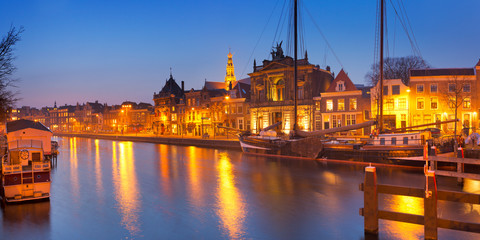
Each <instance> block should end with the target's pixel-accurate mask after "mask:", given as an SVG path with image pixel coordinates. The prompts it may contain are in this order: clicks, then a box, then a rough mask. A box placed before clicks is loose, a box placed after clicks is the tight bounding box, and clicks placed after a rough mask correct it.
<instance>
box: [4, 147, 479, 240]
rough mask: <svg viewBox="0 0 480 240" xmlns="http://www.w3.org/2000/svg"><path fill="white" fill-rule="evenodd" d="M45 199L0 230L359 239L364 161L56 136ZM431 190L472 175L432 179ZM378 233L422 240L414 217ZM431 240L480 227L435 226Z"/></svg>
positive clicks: (384, 201) (96, 235)
mask: <svg viewBox="0 0 480 240" xmlns="http://www.w3.org/2000/svg"><path fill="white" fill-rule="evenodd" d="M55 140H57V141H58V142H59V145H60V149H59V151H60V155H59V158H58V164H57V166H56V167H55V168H54V169H53V170H52V186H51V197H50V201H42V202H35V203H26V204H16V205H6V206H3V207H2V214H1V215H0V221H1V225H0V234H1V235H0V236H1V238H2V239H365V236H364V232H363V217H361V216H360V215H359V208H361V207H363V192H361V191H359V188H358V185H359V184H360V183H361V182H362V181H363V178H364V167H365V166H363V165H357V164H344V163H343V164H341V163H333V162H321V161H314V160H299V159H280V158H267V157H259V156H252V155H246V154H242V153H241V152H240V151H233V150H216V149H208V148H197V147H188V146H187V147H185V146H171V145H161V144H150V143H136V142H121V141H109V140H95V139H86V138H56V139H55ZM377 172H378V182H379V183H380V184H393V185H402V186H411V187H422V186H423V184H424V180H425V178H424V176H423V175H422V171H421V170H418V169H403V168H384V167H379V168H377ZM437 184H438V187H439V189H447V190H458V191H467V192H473V193H480V183H479V182H476V181H466V182H465V184H464V186H463V187H460V186H458V185H457V183H456V179H452V178H439V179H438V182H437ZM379 202H380V209H384V210H392V211H400V212H405V213H412V214H422V213H423V199H418V198H411V197H400V196H396V197H393V196H383V195H380V197H379ZM438 205H439V210H438V214H439V216H440V217H442V218H446V219H454V220H464V221H469V222H477V223H478V222H480V216H479V212H480V207H479V206H478V205H471V204H452V203H444V202H441V201H440V202H439V204H438ZM379 232H380V234H379V237H380V239H422V238H423V226H420V225H414V224H406V223H398V222H392V221H383V220H380V229H379ZM439 237H440V239H474V238H477V239H478V238H479V237H480V234H472V233H463V232H457V231H452V230H442V229H440V230H439Z"/></svg>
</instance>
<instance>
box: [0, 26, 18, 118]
mask: <svg viewBox="0 0 480 240" xmlns="http://www.w3.org/2000/svg"><path fill="white" fill-rule="evenodd" d="M22 32H23V27H20V28H19V29H18V30H17V29H16V28H15V27H13V26H11V27H10V30H9V31H8V32H7V35H6V36H5V37H3V38H2V41H1V42H0V120H1V121H4V120H5V119H6V118H7V116H8V111H9V109H11V108H12V107H13V105H14V104H15V102H16V101H17V100H18V98H16V95H17V93H16V92H13V91H12V90H11V88H12V87H15V82H17V79H14V78H12V75H13V73H14V72H15V70H16V67H15V65H13V60H14V59H15V56H14V55H13V50H14V48H13V47H14V46H15V44H16V43H17V42H18V41H20V34H21V33H22Z"/></svg>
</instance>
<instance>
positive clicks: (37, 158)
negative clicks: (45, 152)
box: [32, 152, 42, 162]
mask: <svg viewBox="0 0 480 240" xmlns="http://www.w3.org/2000/svg"><path fill="white" fill-rule="evenodd" d="M41 160H42V159H41V158H40V153H39V152H33V153H32V161H34V162H40V161H41Z"/></svg>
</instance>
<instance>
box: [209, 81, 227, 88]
mask: <svg viewBox="0 0 480 240" xmlns="http://www.w3.org/2000/svg"><path fill="white" fill-rule="evenodd" d="M205 88H206V89H207V90H214V89H225V83H224V82H209V81H205Z"/></svg>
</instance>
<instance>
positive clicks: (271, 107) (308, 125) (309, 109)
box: [249, 46, 333, 134]
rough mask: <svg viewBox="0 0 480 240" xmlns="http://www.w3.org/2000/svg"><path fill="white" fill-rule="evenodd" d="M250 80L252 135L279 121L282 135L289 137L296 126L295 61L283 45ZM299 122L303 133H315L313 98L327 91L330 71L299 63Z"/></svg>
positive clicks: (331, 78) (278, 47) (305, 62)
mask: <svg viewBox="0 0 480 240" xmlns="http://www.w3.org/2000/svg"><path fill="white" fill-rule="evenodd" d="M249 76H250V81H251V102H250V115H251V127H252V131H253V132H259V131H260V130H261V129H263V128H265V127H267V126H269V125H272V124H274V123H277V122H280V121H281V122H282V125H281V126H280V127H279V129H277V131H278V132H279V133H284V134H288V133H289V132H290V130H292V129H293V125H294V96H295V86H294V82H295V80H294V60H293V58H291V57H288V56H284V55H283V50H282V48H281V46H277V47H276V50H275V51H272V60H264V61H263V65H261V66H256V63H255V62H254V71H253V72H252V73H250V74H249ZM297 76H298V77H297V105H298V107H297V122H298V127H299V129H301V130H306V131H309V130H313V113H314V98H315V97H319V96H320V93H322V92H325V90H327V88H328V87H329V86H330V83H331V82H332V80H333V76H332V73H331V72H330V71H329V70H323V69H320V67H319V66H315V65H313V64H310V63H309V62H308V57H307V56H305V59H300V60H297Z"/></svg>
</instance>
